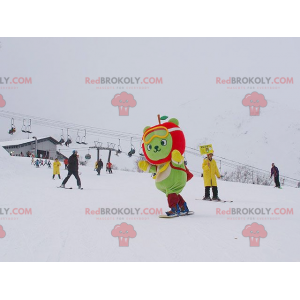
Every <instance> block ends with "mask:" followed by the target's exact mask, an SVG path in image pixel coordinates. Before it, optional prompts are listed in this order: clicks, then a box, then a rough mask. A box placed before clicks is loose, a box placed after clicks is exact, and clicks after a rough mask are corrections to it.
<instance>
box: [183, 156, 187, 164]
mask: <svg viewBox="0 0 300 300" xmlns="http://www.w3.org/2000/svg"><path fill="white" fill-rule="evenodd" d="M183 157H184V161H183V162H184V165H185V166H186V165H187V159H186V155H185V153H184V154H183Z"/></svg>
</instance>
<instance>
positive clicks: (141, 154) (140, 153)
mask: <svg viewBox="0 0 300 300" xmlns="http://www.w3.org/2000/svg"><path fill="white" fill-rule="evenodd" d="M139 155H140V156H145V155H144V152H143V148H142V141H141V145H140V151H139Z"/></svg>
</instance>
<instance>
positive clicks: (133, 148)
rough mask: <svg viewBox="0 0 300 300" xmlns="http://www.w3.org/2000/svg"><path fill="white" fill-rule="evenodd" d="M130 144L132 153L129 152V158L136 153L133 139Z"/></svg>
mask: <svg viewBox="0 0 300 300" xmlns="http://www.w3.org/2000/svg"><path fill="white" fill-rule="evenodd" d="M130 143H131V149H130V151H129V152H128V156H129V157H131V156H132V155H133V154H134V153H135V147H134V146H133V144H132V138H131V141H130Z"/></svg>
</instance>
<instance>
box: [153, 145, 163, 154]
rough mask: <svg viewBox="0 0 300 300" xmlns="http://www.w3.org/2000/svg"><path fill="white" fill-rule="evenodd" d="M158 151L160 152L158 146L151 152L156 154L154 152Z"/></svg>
mask: <svg viewBox="0 0 300 300" xmlns="http://www.w3.org/2000/svg"><path fill="white" fill-rule="evenodd" d="M160 150H161V149H160V148H158V146H155V147H154V150H153V152H154V153H156V152H159V151H160Z"/></svg>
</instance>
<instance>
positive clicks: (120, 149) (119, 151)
mask: <svg viewBox="0 0 300 300" xmlns="http://www.w3.org/2000/svg"><path fill="white" fill-rule="evenodd" d="M120 153H122V148H121V144H120V139H119V145H118V150H117V152H116V155H117V156H119V154H120Z"/></svg>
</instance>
